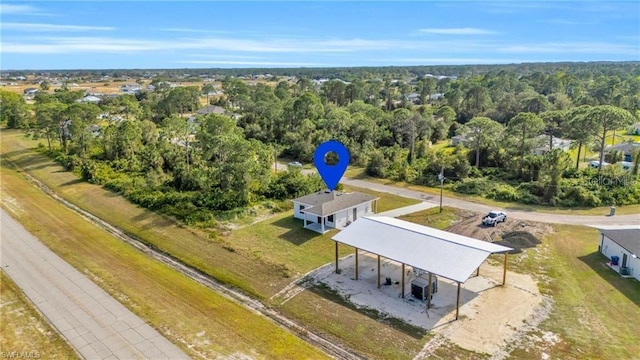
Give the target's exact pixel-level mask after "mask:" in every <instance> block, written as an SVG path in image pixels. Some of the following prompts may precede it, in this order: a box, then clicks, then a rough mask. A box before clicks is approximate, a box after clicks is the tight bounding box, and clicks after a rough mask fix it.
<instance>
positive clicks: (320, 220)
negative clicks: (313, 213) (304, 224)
mask: <svg viewBox="0 0 640 360" xmlns="http://www.w3.org/2000/svg"><path fill="white" fill-rule="evenodd" d="M318 224H322V218H321V217H320V216H318Z"/></svg>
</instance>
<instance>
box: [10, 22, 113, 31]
mask: <svg viewBox="0 0 640 360" xmlns="http://www.w3.org/2000/svg"><path fill="white" fill-rule="evenodd" d="M0 27H1V28H2V29H3V30H18V31H28V32H56V31H57V32H64V31H110V30H115V28H113V27H110V26H85V25H59V24H43V23H15V22H2V23H0Z"/></svg>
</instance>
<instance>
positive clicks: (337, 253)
mask: <svg viewBox="0 0 640 360" xmlns="http://www.w3.org/2000/svg"><path fill="white" fill-rule="evenodd" d="M338 270H339V269H338V242H337V241H336V274H337V273H338Z"/></svg>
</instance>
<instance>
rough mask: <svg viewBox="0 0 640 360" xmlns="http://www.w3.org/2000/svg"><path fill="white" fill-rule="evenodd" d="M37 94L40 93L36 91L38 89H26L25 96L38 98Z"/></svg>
mask: <svg viewBox="0 0 640 360" xmlns="http://www.w3.org/2000/svg"><path fill="white" fill-rule="evenodd" d="M37 93H38V89H36V88H26V89H24V94H25V95H26V96H36V94H37Z"/></svg>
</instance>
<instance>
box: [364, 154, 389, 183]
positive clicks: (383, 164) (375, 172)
mask: <svg viewBox="0 0 640 360" xmlns="http://www.w3.org/2000/svg"><path fill="white" fill-rule="evenodd" d="M387 166H389V161H388V160H387V159H385V157H384V155H383V154H382V153H381V152H379V151H375V152H373V153H372V154H371V157H370V158H369V161H368V162H367V168H366V173H367V175H369V176H374V177H384V175H385V169H386V168H387Z"/></svg>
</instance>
